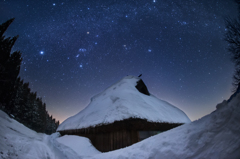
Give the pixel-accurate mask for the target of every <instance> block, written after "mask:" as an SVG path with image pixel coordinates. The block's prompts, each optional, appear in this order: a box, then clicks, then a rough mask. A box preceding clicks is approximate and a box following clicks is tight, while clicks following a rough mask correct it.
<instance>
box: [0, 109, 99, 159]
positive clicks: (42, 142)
mask: <svg viewBox="0 0 240 159" xmlns="http://www.w3.org/2000/svg"><path fill="white" fill-rule="evenodd" d="M59 136H60V134H59V133H54V134H52V135H46V134H43V133H36V132H35V131H33V130H30V129H29V128H27V127H25V126H24V125H22V124H21V123H19V122H17V121H15V120H14V119H11V118H10V117H9V116H8V115H7V114H6V113H4V112H3V111H1V110H0V158H1V159H79V158H81V157H80V156H79V155H81V156H88V155H90V154H97V153H100V152H99V151H97V150H96V149H95V148H94V147H93V146H92V145H91V144H90V142H89V140H88V139H87V138H84V137H76V136H71V137H69V136H64V137H59ZM69 142H70V143H72V146H71V144H69ZM62 143H64V144H62ZM78 146H80V147H78ZM85 146H86V147H85ZM77 148H80V149H81V150H82V151H81V150H79V151H77ZM79 152H81V154H80V153H79Z"/></svg>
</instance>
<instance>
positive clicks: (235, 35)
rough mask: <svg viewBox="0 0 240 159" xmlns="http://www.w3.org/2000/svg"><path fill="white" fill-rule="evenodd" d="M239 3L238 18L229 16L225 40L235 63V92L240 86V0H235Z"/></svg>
mask: <svg viewBox="0 0 240 159" xmlns="http://www.w3.org/2000/svg"><path fill="white" fill-rule="evenodd" d="M235 2H236V3H237V4H238V17H237V19H232V18H230V17H229V18H227V19H226V20H225V21H226V29H227V32H226V34H225V40H226V41H227V42H228V51H229V53H230V54H231V59H232V61H233V62H234V64H235V72H234V75H233V83H232V84H233V92H236V91H237V89H238V87H239V86H240V0H235Z"/></svg>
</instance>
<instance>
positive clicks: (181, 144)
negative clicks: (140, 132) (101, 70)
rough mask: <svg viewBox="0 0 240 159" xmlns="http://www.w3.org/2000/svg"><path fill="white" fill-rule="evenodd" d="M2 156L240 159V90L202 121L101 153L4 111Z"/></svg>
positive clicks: (83, 141) (0, 114) (30, 158)
mask: <svg viewBox="0 0 240 159" xmlns="http://www.w3.org/2000/svg"><path fill="white" fill-rule="evenodd" d="M0 158H2V159H34V158H37V159H80V158H85V159H89V158H91V159H150V158H151V159H155V158H156V159H161V158H163V159H173V158H178V159H188V158H191V159H192V158H194V159H195V158H196V159H204V158H206V159H239V158H240V93H239V94H238V95H237V96H236V97H234V98H233V99H232V100H231V101H230V102H229V103H227V102H226V101H224V102H223V103H221V104H219V105H217V110H215V111H214V112H212V113H211V114H209V115H207V116H205V117H203V118H202V119H200V120H198V121H194V122H192V123H188V124H184V125H182V126H179V127H177V128H174V129H171V130H169V131H166V132H164V133H161V134H158V135H155V136H152V137H150V138H148V139H145V140H143V141H141V142H139V143H136V144H134V145H132V146H129V147H126V148H124V149H120V150H115V151H111V152H108V153H100V152H98V151H97V150H96V149H95V148H94V147H93V146H92V145H91V144H90V142H89V140H88V139H86V138H83V137H79V136H70V135H69V136H63V137H59V134H58V133H55V134H53V135H51V136H49V135H45V134H41V133H36V132H34V131H32V130H30V129H28V128H26V127H25V126H23V125H22V124H20V123H18V122H17V121H15V120H13V119H10V118H9V117H8V116H7V115H6V114H5V113H4V112H2V111H0Z"/></svg>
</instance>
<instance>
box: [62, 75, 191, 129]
mask: <svg viewBox="0 0 240 159" xmlns="http://www.w3.org/2000/svg"><path fill="white" fill-rule="evenodd" d="M138 80H140V78H138V77H135V76H126V77H124V78H123V79H122V80H120V81H119V82H117V83H116V84H113V85H112V86H110V87H109V88H107V89H106V90H105V91H103V92H102V93H100V94H98V95H96V96H94V97H93V98H92V99H91V102H90V104H89V105H88V106H87V107H86V108H85V109H84V110H82V111H80V112H79V113H78V114H76V115H75V116H72V117H70V118H68V119H66V120H65V121H64V122H63V123H61V124H60V126H59V127H58V129H57V131H61V130H69V129H80V128H86V127H89V126H96V125H98V124H103V123H105V124H106V123H113V122H114V121H120V120H123V119H128V118H131V117H132V118H141V119H147V120H148V121H153V122H167V123H190V122H191V121H190V119H189V118H188V117H187V115H186V114H185V113H184V112H183V111H181V110H180V109H178V108H176V107H175V106H173V105H171V104H169V103H167V102H165V101H162V100H160V99H158V98H156V97H155V96H153V95H150V96H148V95H145V94H143V93H140V92H139V91H138V90H137V89H136V87H135V86H136V85H137V81H138Z"/></svg>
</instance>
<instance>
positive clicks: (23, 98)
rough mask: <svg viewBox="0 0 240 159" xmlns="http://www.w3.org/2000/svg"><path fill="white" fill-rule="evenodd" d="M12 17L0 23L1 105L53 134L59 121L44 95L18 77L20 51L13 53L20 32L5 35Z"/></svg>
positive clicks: (28, 124)
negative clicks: (15, 34) (50, 113)
mask: <svg viewBox="0 0 240 159" xmlns="http://www.w3.org/2000/svg"><path fill="white" fill-rule="evenodd" d="M13 20H14V19H10V20H8V21H7V22H5V23H3V24H2V25H0V109H2V110H4V111H5V112H6V113H7V114H9V115H11V116H12V117H14V118H15V119H16V120H18V121H19V122H21V123H23V124H24V125H25V126H27V127H29V128H30V129H33V130H35V131H37V132H43V133H44V132H46V133H48V134H51V133H53V132H55V131H56V129H57V127H58V125H59V122H56V121H55V119H53V118H52V116H51V117H50V116H49V114H48V112H47V111H46V104H45V103H43V102H42V99H41V98H37V93H36V92H35V93H33V92H31V90H30V88H29V83H24V82H23V80H21V78H20V77H18V75H19V71H20V65H21V61H22V58H21V53H20V52H19V51H15V52H13V53H11V49H12V47H13V45H14V43H15V42H16V40H17V37H18V36H15V37H13V38H10V37H9V38H5V36H3V34H4V32H5V31H6V30H7V28H8V27H9V25H10V24H11V23H12V22H13Z"/></svg>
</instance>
